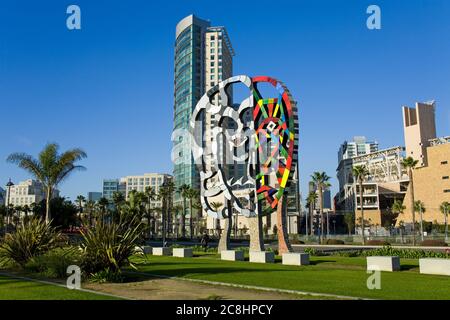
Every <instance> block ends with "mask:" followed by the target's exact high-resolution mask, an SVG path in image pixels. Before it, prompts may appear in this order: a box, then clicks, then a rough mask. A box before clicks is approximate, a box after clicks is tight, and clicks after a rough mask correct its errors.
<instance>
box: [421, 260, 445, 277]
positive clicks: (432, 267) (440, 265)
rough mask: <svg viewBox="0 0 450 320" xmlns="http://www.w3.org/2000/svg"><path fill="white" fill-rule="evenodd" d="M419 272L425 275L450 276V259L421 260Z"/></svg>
mask: <svg viewBox="0 0 450 320" xmlns="http://www.w3.org/2000/svg"><path fill="white" fill-rule="evenodd" d="M419 270H420V273H423V274H437V275H442V276H450V259H438V258H423V259H419Z"/></svg>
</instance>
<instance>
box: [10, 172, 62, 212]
mask: <svg viewBox="0 0 450 320" xmlns="http://www.w3.org/2000/svg"><path fill="white" fill-rule="evenodd" d="M58 196H59V191H58V190H56V189H55V190H53V195H52V197H53V198H56V197H58ZM45 198H46V192H45V188H44V186H43V185H42V183H41V182H39V181H36V180H33V179H28V180H25V181H21V182H19V183H18V184H15V185H13V186H11V187H10V188H8V189H6V198H5V199H6V200H5V204H6V205H8V204H11V205H13V206H24V205H27V206H30V205H31V204H33V203H36V204H37V203H39V202H41V201H42V200H44V199H45Z"/></svg>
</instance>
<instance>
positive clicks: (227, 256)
mask: <svg viewBox="0 0 450 320" xmlns="http://www.w3.org/2000/svg"><path fill="white" fill-rule="evenodd" d="M220 259H222V260H227V261H244V252H242V251H236V250H223V251H221V252H220Z"/></svg>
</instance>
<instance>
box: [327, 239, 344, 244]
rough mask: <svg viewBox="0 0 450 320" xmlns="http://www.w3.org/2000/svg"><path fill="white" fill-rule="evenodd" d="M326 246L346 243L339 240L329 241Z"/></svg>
mask: <svg viewBox="0 0 450 320" xmlns="http://www.w3.org/2000/svg"><path fill="white" fill-rule="evenodd" d="M326 244H345V242H344V241H342V240H339V239H328V240H327V242H326Z"/></svg>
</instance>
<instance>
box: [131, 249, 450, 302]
mask: <svg viewBox="0 0 450 320" xmlns="http://www.w3.org/2000/svg"><path fill="white" fill-rule="evenodd" d="M134 260H135V262H137V263H139V265H138V270H139V271H140V272H145V273H150V274H158V275H165V276H177V277H185V278H190V279H202V280H209V281H218V282H226V283H234V284H243V285H252V286H263V287H270V288H275V289H288V290H298V291H308V292H315V293H325V294H335V295H343V296H353V297H360V298H371V299H444V300H445V299H450V278H449V277H447V276H433V275H422V274H419V272H418V260H410V259H401V264H402V271H400V272H394V273H392V272H382V273H381V289H380V290H369V289H368V288H367V285H366V282H367V278H368V277H369V276H370V275H369V274H367V272H366V260H365V258H362V257H354V258H349V257H337V256H324V257H311V265H309V266H301V267H296V266H284V265H281V263H279V262H280V258H279V257H277V260H276V261H277V263H275V264H255V263H249V262H232V261H221V260H219V259H218V256H217V255H214V254H209V255H207V254H204V255H201V256H199V257H194V258H174V257H159V256H147V257H146V259H143V258H137V257H136V258H134Z"/></svg>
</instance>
